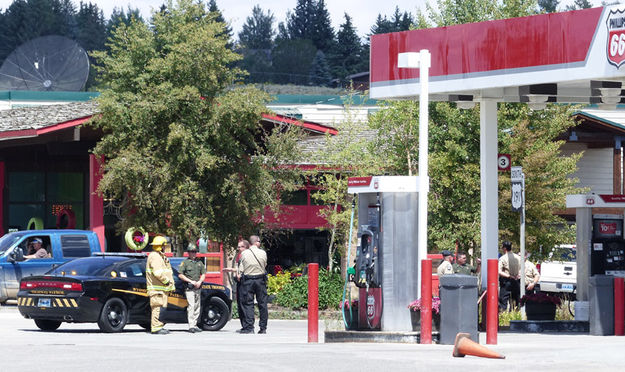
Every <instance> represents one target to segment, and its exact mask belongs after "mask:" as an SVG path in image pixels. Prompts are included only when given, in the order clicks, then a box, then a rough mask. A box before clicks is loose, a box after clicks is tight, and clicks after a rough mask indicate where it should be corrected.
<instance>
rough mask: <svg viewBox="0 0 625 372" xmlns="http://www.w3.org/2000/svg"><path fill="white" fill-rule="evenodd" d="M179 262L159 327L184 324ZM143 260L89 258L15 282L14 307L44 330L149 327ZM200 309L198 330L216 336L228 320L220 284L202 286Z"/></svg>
mask: <svg viewBox="0 0 625 372" xmlns="http://www.w3.org/2000/svg"><path fill="white" fill-rule="evenodd" d="M182 260H183V259H182V258H172V259H171V264H172V267H173V268H174V280H175V285H176V290H175V292H172V293H170V295H169V297H168V300H167V307H166V308H164V309H162V310H161V313H160V318H161V320H162V321H164V322H165V323H186V322H187V311H186V307H187V300H186V298H185V295H184V283H183V282H182V281H181V280H179V279H178V272H177V270H176V268H177V267H178V266H179V265H180V262H182ZM145 263H146V258H145V256H137V257H126V256H111V255H103V256H94V257H85V258H79V259H76V260H73V261H70V262H67V263H65V264H63V265H60V266H58V267H57V268H54V269H52V270H50V271H48V273H46V274H45V275H39V276H29V277H25V278H23V279H22V280H21V282H20V290H19V292H18V294H17V305H18V308H19V311H20V313H21V314H22V315H23V316H24V317H25V318H28V319H33V320H34V321H35V324H36V325H37V327H39V328H40V329H42V330H44V331H54V330H56V329H57V328H59V326H60V325H61V323H62V322H68V323H91V322H97V323H98V326H99V327H100V329H101V330H102V331H103V332H121V331H122V330H123V329H124V327H125V326H126V324H139V325H140V326H141V327H143V328H145V329H149V328H150V301H149V297H148V294H147V290H146V280H145ZM201 298H202V300H201V301H202V307H201V313H200V320H199V323H198V327H200V328H203V329H205V330H209V331H217V330H220V329H221V328H223V327H224V325H226V323H227V322H228V320H229V319H230V313H231V308H232V301H231V300H230V291H229V290H228V289H227V288H225V287H224V286H223V285H220V284H212V283H206V282H205V283H204V284H202V294H201Z"/></svg>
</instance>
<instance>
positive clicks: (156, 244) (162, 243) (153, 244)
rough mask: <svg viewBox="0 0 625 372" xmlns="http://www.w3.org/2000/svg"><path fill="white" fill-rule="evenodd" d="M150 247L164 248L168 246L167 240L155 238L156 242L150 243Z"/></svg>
mask: <svg viewBox="0 0 625 372" xmlns="http://www.w3.org/2000/svg"><path fill="white" fill-rule="evenodd" d="M150 245H152V246H164V245H167V238H166V237H164V236H160V235H159V236H156V237H154V240H152V243H150Z"/></svg>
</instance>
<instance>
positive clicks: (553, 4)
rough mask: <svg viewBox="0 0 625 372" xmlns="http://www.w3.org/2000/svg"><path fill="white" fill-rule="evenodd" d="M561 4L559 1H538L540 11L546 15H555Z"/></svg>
mask: <svg viewBox="0 0 625 372" xmlns="http://www.w3.org/2000/svg"><path fill="white" fill-rule="evenodd" d="M559 4H560V1H559V0H538V9H539V10H540V11H541V12H545V13H555V12H557V11H558V5H559Z"/></svg>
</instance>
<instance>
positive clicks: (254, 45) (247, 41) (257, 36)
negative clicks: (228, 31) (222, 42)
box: [239, 5, 276, 49]
mask: <svg viewBox="0 0 625 372" xmlns="http://www.w3.org/2000/svg"><path fill="white" fill-rule="evenodd" d="M273 22H274V16H273V14H272V13H271V11H269V10H268V11H267V14H265V13H264V12H263V10H262V9H261V8H260V6H258V5H255V6H254V8H253V9H252V16H251V17H247V19H246V20H245V24H244V25H243V28H242V29H241V32H239V43H240V44H241V46H242V47H244V48H246V49H271V48H272V47H273V37H274V35H275V33H276V32H275V30H274V29H273Z"/></svg>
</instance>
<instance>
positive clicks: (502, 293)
mask: <svg viewBox="0 0 625 372" xmlns="http://www.w3.org/2000/svg"><path fill="white" fill-rule="evenodd" d="M501 247H502V248H503V255H502V256H501V257H499V310H504V311H505V310H506V309H507V308H508V302H509V301H510V296H512V302H513V304H514V305H513V307H516V306H518V304H519V296H520V294H521V286H520V284H521V283H520V282H521V281H520V279H521V276H520V275H519V271H521V257H520V256H519V255H518V254H516V253H513V252H512V243H510V242H508V241H505V242H503V243H502V244H501Z"/></svg>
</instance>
